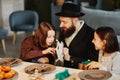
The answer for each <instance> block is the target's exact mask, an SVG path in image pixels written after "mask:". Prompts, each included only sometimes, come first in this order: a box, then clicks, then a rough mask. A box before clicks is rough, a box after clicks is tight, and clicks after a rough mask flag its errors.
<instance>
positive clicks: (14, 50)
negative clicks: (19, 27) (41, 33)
mask: <svg viewBox="0 0 120 80" xmlns="http://www.w3.org/2000/svg"><path fill="white" fill-rule="evenodd" d="M29 35H31V34H30V33H21V34H18V35H17V39H16V44H15V45H13V44H12V40H13V36H12V35H11V36H8V37H7V38H6V39H5V43H6V51H7V53H6V54H5V55H4V53H3V51H2V46H1V43H0V57H19V56H20V45H21V42H22V40H23V39H24V38H25V37H26V36H29Z"/></svg>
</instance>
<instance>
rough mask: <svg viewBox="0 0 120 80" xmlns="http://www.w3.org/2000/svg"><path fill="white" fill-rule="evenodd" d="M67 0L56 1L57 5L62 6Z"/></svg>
mask: <svg viewBox="0 0 120 80" xmlns="http://www.w3.org/2000/svg"><path fill="white" fill-rule="evenodd" d="M64 2H65V0H54V3H55V5H58V6H62V5H63V3H64Z"/></svg>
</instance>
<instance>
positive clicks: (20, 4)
mask: <svg viewBox="0 0 120 80" xmlns="http://www.w3.org/2000/svg"><path fill="white" fill-rule="evenodd" d="M16 10H24V0H17V1H16V0H0V27H3V28H5V29H8V31H9V32H11V30H10V26H9V15H10V14H11V13H12V12H13V11H16Z"/></svg>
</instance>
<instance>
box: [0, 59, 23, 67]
mask: <svg viewBox="0 0 120 80" xmlns="http://www.w3.org/2000/svg"><path fill="white" fill-rule="evenodd" d="M21 62H22V60H21V59H19V58H0V65H10V66H16V65H18V64H20V63H21Z"/></svg>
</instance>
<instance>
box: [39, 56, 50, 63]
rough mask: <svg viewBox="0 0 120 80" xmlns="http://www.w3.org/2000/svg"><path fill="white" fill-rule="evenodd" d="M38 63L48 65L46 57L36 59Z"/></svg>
mask: <svg viewBox="0 0 120 80" xmlns="http://www.w3.org/2000/svg"><path fill="white" fill-rule="evenodd" d="M38 62H40V63H49V59H48V58H47V57H41V58H39V59H38Z"/></svg>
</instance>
